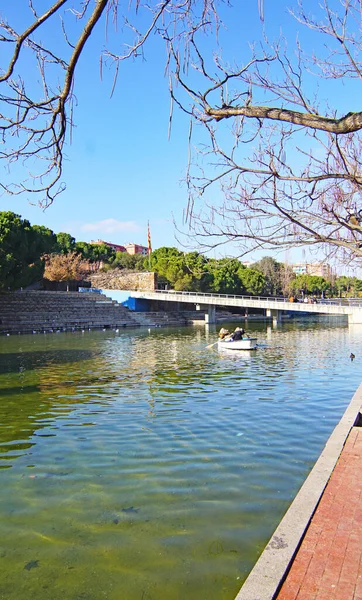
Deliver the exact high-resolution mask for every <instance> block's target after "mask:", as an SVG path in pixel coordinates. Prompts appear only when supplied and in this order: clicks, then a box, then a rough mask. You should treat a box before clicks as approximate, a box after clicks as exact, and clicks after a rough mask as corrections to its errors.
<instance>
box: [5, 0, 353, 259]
mask: <svg viewBox="0 0 362 600" xmlns="http://www.w3.org/2000/svg"><path fill="white" fill-rule="evenodd" d="M51 3H52V2H50V0H49V1H47V0H38V2H35V4H36V5H37V6H45V7H47V6H49V5H50V4H51ZM295 4H296V2H295V1H294V0H290V1H289V2H285V1H281V0H265V23H266V24H267V29H268V33H269V35H271V37H277V36H278V34H279V32H280V28H281V27H282V28H283V29H284V30H287V31H288V33H289V35H291V37H292V38H295V35H296V32H297V30H298V29H299V28H298V26H297V24H295V23H294V24H293V19H292V18H291V17H289V16H288V14H287V6H293V5H295ZM307 4H308V5H309V6H310V7H311V8H312V7H314V6H315V2H314V1H312V0H308V2H307ZM19 5H22V6H23V9H22V10H21V11H19ZM69 5H72V1H71V0H69ZM234 5H235V6H234V7H233V8H232V9H231V10H230V13H229V12H226V11H225V17H226V18H225V21H226V23H227V30H226V31H224V32H223V33H222V35H223V36H224V37H223V39H224V40H225V41H224V43H225V46H227V51H228V52H229V55H230V56H231V57H232V58H233V57H235V58H236V57H238V58H239V59H240V57H242V56H243V52H244V51H246V49H247V46H248V44H249V43H252V42H253V41H255V40H256V39H257V38H258V37H259V36H260V33H261V31H262V24H261V22H260V19H259V14H258V0H235V2H234ZM26 7H27V0H17V1H16V2H13V3H11V6H10V7H9V6H7V7H6V10H5V9H2V8H1V7H0V11H1V12H2V13H3V14H6V16H7V18H8V20H9V22H10V23H11V22H12V18H15V19H18V20H19V19H20V20H22V23H25V22H29V21H26V15H28V14H29V13H28V11H27V8H26ZM16 11H17V12H16ZM15 12H16V14H15ZM111 27H112V26H110V28H111ZM291 27H293V29H291ZM104 30H105V25H104V22H102V23H100V24H98V26H97V30H96V32H95V34H94V35H93V37H92V40H91V43H90V44H89V45H88V46H87V47H86V49H85V52H84V54H83V56H82V59H81V61H80V64H79V65H78V70H77V73H76V84H75V95H76V97H77V106H76V108H75V115H74V120H75V123H76V127H75V128H74V130H73V136H72V144H71V145H69V146H68V147H67V149H66V154H67V161H66V164H65V169H64V176H63V180H64V182H65V183H66V191H65V192H63V194H61V195H60V196H59V197H58V198H57V199H56V200H55V202H54V203H53V205H52V206H50V207H49V208H48V209H47V210H46V211H43V210H42V209H40V208H39V207H38V206H34V205H32V204H30V202H29V199H28V198H27V197H26V196H21V197H9V196H2V197H0V210H12V211H14V212H16V213H18V214H21V215H22V216H23V217H25V218H27V219H29V220H30V221H31V223H32V224H38V225H45V226H47V227H50V228H51V229H52V230H54V231H55V232H59V231H67V232H69V233H71V234H72V235H74V236H75V237H76V239H77V240H78V241H90V240H91V239H97V238H102V239H105V240H106V241H112V242H114V243H120V244H124V243H127V242H135V243H140V244H144V245H146V244H147V222H148V220H149V222H150V227H151V236H152V246H153V248H157V247H160V246H164V245H166V246H172V245H177V242H176V240H175V236H174V225H173V216H174V218H175V219H176V221H177V222H178V223H179V224H182V215H183V211H184V209H185V207H186V204H187V191H186V187H185V185H184V184H183V178H184V175H185V170H186V164H187V157H188V148H187V146H188V119H187V117H186V115H184V114H182V113H181V112H180V111H178V110H175V112H174V119H173V127H172V136H171V139H170V140H168V120H169V107H170V99H169V94H168V80H167V77H165V76H164V65H165V56H166V55H165V50H164V48H163V46H162V44H161V43H160V42H159V41H157V39H156V38H154V37H153V38H152V39H151V40H150V43H149V45H148V46H146V48H145V60H144V61H142V60H137V61H133V60H132V61H129V62H127V63H123V64H122V65H121V68H120V73H119V77H118V83H117V86H116V90H115V93H114V95H113V97H112V98H110V89H111V81H112V77H111V73H109V74H108V73H107V71H105V70H104V72H103V74H104V76H103V81H101V80H100V70H99V54H100V51H101V50H102V49H103V48H104V47H105V45H106V40H105V35H104ZM118 35H119V38H121V36H122V33H121V31H119V33H118ZM308 35H311V34H308V32H307V33H305V32H303V33H302V36H307V37H306V39H307V40H308V39H309V38H308ZM115 40H116V37H115V34H111V39H110V42H111V43H112V45H113V48H115V44H114V42H115ZM205 48H207V49H208V51H209V52H211V51H212V46H211V39H210V40H208V41H206V42H205ZM225 50H226V48H225ZM352 108H353V107H352ZM348 110H351V107H349V109H348ZM30 201H31V198H30ZM226 253H227V251H226V250H225V254H226ZM233 253H235V251H232V250H231V249H230V254H233ZM262 254H263V253H262ZM264 254H265V253H264ZM251 258H254V257H251ZM257 258H259V257H258V256H255V259H257ZM278 259H279V260H282V259H283V256H282V255H279V257H278Z"/></svg>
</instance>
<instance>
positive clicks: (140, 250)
mask: <svg viewBox="0 0 362 600" xmlns="http://www.w3.org/2000/svg"><path fill="white" fill-rule="evenodd" d="M125 249H126V252H128V254H142V256H147V254H148V248H147V247H146V246H140V244H126V245H125Z"/></svg>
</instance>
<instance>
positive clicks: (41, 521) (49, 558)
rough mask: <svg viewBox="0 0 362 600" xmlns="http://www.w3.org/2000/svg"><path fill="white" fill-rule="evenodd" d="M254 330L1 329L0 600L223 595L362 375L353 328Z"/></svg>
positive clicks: (243, 571)
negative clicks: (232, 345) (240, 348)
mask: <svg viewBox="0 0 362 600" xmlns="http://www.w3.org/2000/svg"><path fill="white" fill-rule="evenodd" d="M254 329H255V332H256V333H257V335H258V339H259V341H260V342H261V348H260V349H258V350H257V351H256V352H251V353H242V354H240V353H237V354H236V355H235V353H231V354H230V352H229V353H225V352H223V353H220V352H218V351H217V350H215V349H212V350H206V349H205V346H206V345H207V344H209V343H210V342H213V341H214V340H215V334H214V333H213V331H210V332H207V331H205V330H204V328H185V329H175V330H169V329H168V330H164V329H155V330H152V331H150V332H149V331H147V330H146V329H145V330H138V331H127V332H126V331H125V332H120V333H116V332H111V331H108V332H98V333H94V332H93V333H90V332H86V333H84V334H81V333H77V334H54V335H47V336H45V335H44V336H41V335H33V336H11V337H3V338H0V503H1V513H0V514H1V521H0V598H1V600H29V599H34V600H35V599H36V600H48V599H51V600H58V599H59V600H60V599H62V600H64V599H65V600H76V599H77V600H78V599H79V600H80V599H82V600H99V599H103V598H104V599H108V600H123V599H124V600H136V599H137V600H138V599H139V600H181V599H186V598H187V599H190V600H193V599H195V600H196V599H198V600H200V599H204V598H205V599H207V600H213V599H215V600H216V599H217V600H223V599H225V600H226V599H227V600H232V599H233V598H234V596H235V595H236V593H237V591H238V589H239V588H240V586H241V584H242V582H243V580H244V579H245V577H246V576H247V574H248V572H249V571H250V569H251V568H252V566H253V564H254V562H255V560H256V559H257V557H258V555H259V554H260V552H261V551H262V549H263V547H264V546H265V543H266V542H267V540H268V538H269V536H270V535H271V533H272V532H273V530H274V528H275V527H276V525H277V524H278V522H279V520H280V518H281V516H282V515H283V514H284V512H285V510H286V509H287V507H288V505H289V504H290V502H291V500H292V499H293V497H294V495H295V493H296V492H297V490H298V488H299V487H300V485H301V483H302V482H303V480H304V478H305V477H306V475H307V473H308V472H309V470H310V468H311V467H312V465H313V463H314V461H315V460H316V458H317V457H318V455H319V453H320V451H321V449H322V447H323V445H324V443H325V441H326V439H327V438H328V436H329V434H330V432H331V431H332V429H333V427H334V425H335V424H336V423H337V422H338V420H339V418H340V416H341V415H342V413H343V411H344V409H345V407H346V406H347V404H348V403H349V401H350V399H351V397H352V394H353V392H354V391H355V389H356V388H357V386H358V385H359V383H360V372H361V370H360V364H361V362H360V359H359V356H361V357H362V342H361V340H362V336H360V332H359V330H353V331H351V330H349V329H348V328H347V327H346V326H342V325H334V324H333V321H331V322H330V323H328V322H326V323H321V324H308V323H305V324H303V323H299V324H298V323H291V324H287V325H283V326H282V327H281V328H278V329H276V330H273V329H271V328H270V327H269V328H267V327H266V326H264V325H263V324H259V325H258V324H255V325H254ZM351 351H353V352H354V353H355V354H356V360H355V361H354V362H353V363H351V361H350V360H349V354H350V352H351Z"/></svg>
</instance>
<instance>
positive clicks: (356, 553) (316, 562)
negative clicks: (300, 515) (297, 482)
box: [277, 427, 362, 600]
mask: <svg viewBox="0 0 362 600" xmlns="http://www.w3.org/2000/svg"><path fill="white" fill-rule="evenodd" d="M277 600H362V428H361V427H353V428H352V430H351V432H350V434H349V436H348V438H347V441H346V444H345V446H344V448H343V450H342V453H341V456H340V457H339V460H338V462H337V465H336V467H335V469H334V471H333V473H332V476H331V478H330V480H329V482H328V484H327V487H326V489H325V491H324V493H323V496H322V498H321V501H320V503H319V505H318V508H317V510H316V512H315V514H314V516H313V519H312V521H311V523H310V525H309V528H308V530H307V533H306V535H305V538H304V540H303V542H302V545H301V547H300V548H299V550H298V553H297V555H296V557H295V559H294V561H293V564H292V567H291V569H290V571H289V574H288V576H287V578H286V580H285V582H284V584H283V586H282V588H281V590H280V592H279V594H278V596H277Z"/></svg>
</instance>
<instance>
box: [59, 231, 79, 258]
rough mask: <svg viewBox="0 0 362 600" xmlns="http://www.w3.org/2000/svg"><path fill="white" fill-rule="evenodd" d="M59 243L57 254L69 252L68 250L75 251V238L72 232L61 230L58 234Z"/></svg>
mask: <svg viewBox="0 0 362 600" xmlns="http://www.w3.org/2000/svg"><path fill="white" fill-rule="evenodd" d="M56 237H57V243H56V247H55V252H56V253H57V254H68V252H74V250H75V238H74V237H73V236H72V235H70V233H64V232H63V231H61V232H60V233H57V234H56Z"/></svg>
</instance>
